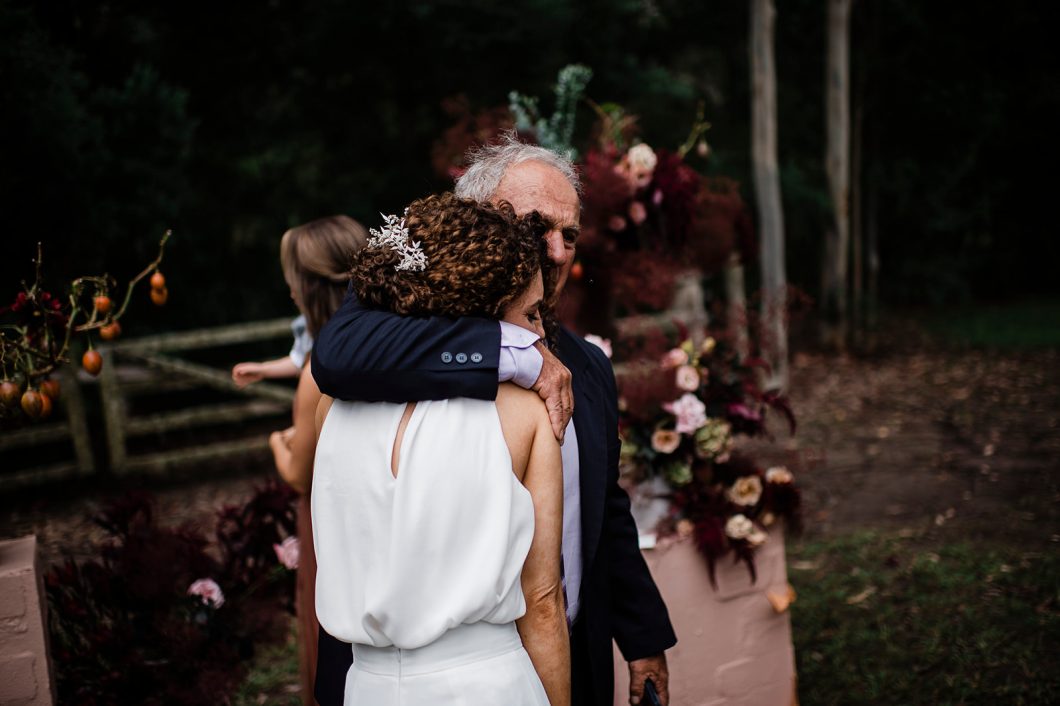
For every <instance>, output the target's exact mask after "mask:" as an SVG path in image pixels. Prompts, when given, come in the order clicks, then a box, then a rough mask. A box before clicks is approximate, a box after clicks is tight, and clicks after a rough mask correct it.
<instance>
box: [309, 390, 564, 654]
mask: <svg viewBox="0 0 1060 706" xmlns="http://www.w3.org/2000/svg"><path fill="white" fill-rule="evenodd" d="M409 408H410V406H407V405H402V404H388V403H351V402H334V403H333V404H331V405H330V409H327V408H326V407H323V408H322V410H321V412H322V413H323V414H326V418H325V419H323V421H322V423H321V430H320V438H319V441H318V444H317V455H316V461H315V470H314V478H313V492H312V513H313V521H314V526H315V527H316V528H318V529H317V531H315V532H314V544H315V547H316V551H317V556H318V563H319V570H318V571H319V573H318V580H317V613H318V616H319V619H320V623H321V625H322V626H323V627H324V628H325V629H326V630H327V631H328V632H329V633H331V634H332V635H335V636H336V637H338V638H340V639H343V640H346V641H348V642H356V643H360V644H368V645H375V646H387V645H394V646H397V647H403V648H414V647H419V646H421V645H425V644H428V643H430V642H431V641H433V640H435V639H436V638H438V637H439V636H440V635H441V634H443V633H444V632H445V631H447V630H449V629H450V628H452V627H455V626H457V625H460V624H464V623H474V622H478V621H485V622H490V623H498V624H502V623H507V622H511V621H513V620H515V619H517V618H519V617H520V616H522V615H523V613H524V612H525V601H524V598H523V593H522V589H521V587H520V573H521V570H522V568H523V563H524V561H525V560H526V557H527V553H528V551H529V548H530V544H531V540H532V538H533V534H534V505H533V501H532V499H531V496H530V494H529V492H528V491H527V490H526V488H524V487H523V486H522V485H521V483H520V481H521V479H522V477H523V474H524V473H525V471H526V468H527V464H528V462H529V458H530V453H531V449H532V447H533V443H534V439H535V435H536V434H537V433H538V431H539V430H540V429H541V428H542V427H543V428H544V430H545V431H546V433H548V434H549V435H550V434H551V433H550V432H549V431H548V429H549V427H548V419H547V414H546V413H545V410H544V407H543V405H542V403H541V401H540V400H539V399H538V398H537V396H536V395H535V394H534V393H532V392H528V391H526V390H521V389H519V388H516V387H514V386H512V385H502V386H501V387H500V389H499V390H498V396H497V401H496V402H490V401H483V400H470V399H462V398H461V399H452V400H440V401H427V402H420V403H418V404H416V405H415V406H414V407H413V408H412V412H411V415H409V414H408V413H407V410H408V409H409ZM395 452H397V453H395ZM395 458H396V460H397V465H396V467H394V466H393V465H392V461H393V460H394V459H395Z"/></svg>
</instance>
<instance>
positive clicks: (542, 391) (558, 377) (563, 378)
mask: <svg viewBox="0 0 1060 706" xmlns="http://www.w3.org/2000/svg"><path fill="white" fill-rule="evenodd" d="M534 345H535V346H536V347H537V349H538V350H539V351H541V358H542V361H541V373H540V374H539V375H538V376H537V382H535V383H534V386H533V387H532V388H530V389H532V390H533V391H534V392H536V393H537V394H538V395H540V396H541V399H543V400H544V401H545V408H546V409H548V418H549V420H550V421H551V422H552V432H553V433H554V434H555V435H556V438H557V439H559V443H561V444H562V443H563V435H564V434H565V433H566V431H567V423H568V422H569V421H570V418H571V415H572V414H574V393H573V392H572V391H571V383H570V381H571V374H570V371H569V370H567V368H566V367H564V365H563V363H561V362H559V358H557V357H556V356H554V355H552V352H551V351H550V350H549V349H548V348H547V347H546V346H545V344H544V343H543V342H541V341H538V342H537V343H535V344H534Z"/></svg>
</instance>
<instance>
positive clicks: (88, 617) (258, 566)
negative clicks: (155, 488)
mask: <svg viewBox="0 0 1060 706" xmlns="http://www.w3.org/2000/svg"><path fill="white" fill-rule="evenodd" d="M292 501H293V493H292V491H290V490H289V489H287V488H286V486H281V485H280V484H279V483H276V482H270V483H269V484H268V485H266V486H265V487H264V488H261V489H259V490H258V492H257V493H256V495H255V496H254V498H253V499H252V500H251V501H250V502H249V503H248V504H247V506H245V507H244V508H242V509H241V510H231V509H226V510H225V511H223V513H222V514H223V517H222V519H221V520H220V522H219V528H218V534H219V536H221V535H223V537H224V539H223V541H224V542H225V545H224V546H223V547H222V551H221V556H222V559H221V560H220V561H219V560H218V559H217V558H215V557H214V556H213V555H212V554H211V552H210V547H209V542H208V541H207V539H206V537H205V536H204V535H203V533H202V532H201V531H200V530H199V529H198V528H194V527H190V526H183V527H176V528H168V527H160V526H159V525H158V524H157V523H156V521H155V518H154V506H153V502H152V500H151V498H150V497H149V496H148V495H146V494H142V493H131V494H129V495H127V496H126V497H124V498H122V499H120V500H118V501H116V502H115V503H113V504H112V505H111V506H110V507H108V508H107V509H106V510H105V511H104V512H103V513H102V514H101V515H100V516H99V517H97V518H96V522H97V523H98V524H99V525H100V526H101V527H102V528H103V529H104V530H106V532H107V534H108V538H107V539H106V540H104V541H103V542H101V543H100V545H99V546H98V547H97V551H98V558H96V559H92V560H87V561H82V562H75V561H73V560H72V559H68V560H67V561H66V562H65V563H63V564H61V565H58V566H55V567H53V568H52V569H51V570H49V571H48V573H47V574H46V576H45V585H46V590H47V596H48V602H49V606H50V610H49V631H50V637H51V649H52V656H53V659H54V662H55V667H56V679H57V684H58V691H59V701H60V702H61V703H71V704H90V705H94V704H130V703H136V704H188V705H191V704H205V703H224V702H227V699H228V694H230V693H231V692H232V690H233V689H234V688H235V687H236V686H237V685H238V684H239V681H240V680H241V678H242V676H243V673H244V669H245V665H246V663H247V661H248V659H249V658H250V656H251V655H252V653H253V645H254V643H255V642H257V641H258V640H260V639H262V638H268V637H270V636H271V635H273V634H274V633H275V632H276V631H277V629H278V628H279V627H280V624H279V621H278V618H279V617H280V616H281V615H282V611H281V610H277V607H279V605H282V604H284V603H286V604H287V605H290V604H291V596H292V595H293V591H294V574H293V573H292V572H289V571H287V570H285V569H282V567H279V565H278V563H277V561H276V558H275V555H274V554H273V556H272V558H271V560H270V559H269V558H268V556H267V553H266V549H265V547H268V552H269V553H272V546H271V542H272V541H273V538H274V537H276V536H278V534H276V533H272V534H270V531H269V528H270V527H272V528H276V529H280V528H282V529H283V531H287V532H290V533H293V531H294V521H293V518H294V511H293V504H292ZM233 517H235V518H238V520H236V521H233V520H232V519H231V518H233ZM288 520H289V521H288ZM222 528H223V530H222ZM252 534H253V535H254V536H252ZM201 578H208V579H213V580H215V581H216V582H217V583H218V584H219V585H220V587H221V589H222V591H223V592H224V596H225V602H224V604H223V605H221V606H219V607H215V606H213V605H208V604H205V603H203V601H202V600H201V599H200V598H198V597H195V596H189V595H187V591H188V587H189V586H190V585H191V584H192V582H194V581H196V580H197V579H201Z"/></svg>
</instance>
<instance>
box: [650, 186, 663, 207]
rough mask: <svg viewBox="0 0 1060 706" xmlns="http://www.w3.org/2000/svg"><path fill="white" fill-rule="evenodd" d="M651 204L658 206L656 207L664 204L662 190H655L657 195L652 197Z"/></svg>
mask: <svg viewBox="0 0 1060 706" xmlns="http://www.w3.org/2000/svg"><path fill="white" fill-rule="evenodd" d="M651 202H652V203H653V204H654V205H656V206H658V205H659V204H661V203H662V202H663V192H662V189H656V190H655V193H654V194H652V195H651Z"/></svg>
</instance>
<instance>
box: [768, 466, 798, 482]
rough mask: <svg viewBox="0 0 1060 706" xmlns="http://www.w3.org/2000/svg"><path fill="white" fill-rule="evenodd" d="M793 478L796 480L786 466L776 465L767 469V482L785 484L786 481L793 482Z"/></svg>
mask: <svg viewBox="0 0 1060 706" xmlns="http://www.w3.org/2000/svg"><path fill="white" fill-rule="evenodd" d="M793 480H795V476H794V475H792V473H791V471H789V470H788V469H787V468H785V467H784V466H774V467H773V468H770V469H769V470H768V471H766V483H776V484H777V485H783V484H785V483H791V482H792V481H793Z"/></svg>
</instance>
